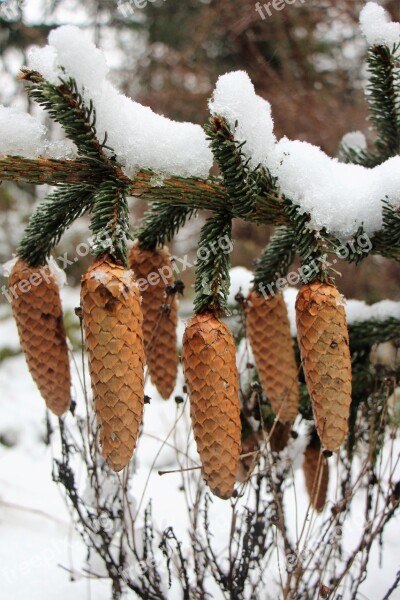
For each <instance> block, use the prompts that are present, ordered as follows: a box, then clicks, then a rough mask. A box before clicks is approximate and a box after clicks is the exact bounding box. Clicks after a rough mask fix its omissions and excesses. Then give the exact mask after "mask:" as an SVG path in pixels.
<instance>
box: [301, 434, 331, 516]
mask: <svg viewBox="0 0 400 600" xmlns="http://www.w3.org/2000/svg"><path fill="white" fill-rule="evenodd" d="M303 473H304V479H305V481H306V488H307V492H308V496H309V498H310V502H311V505H312V506H313V507H314V508H315V510H316V511H318V512H322V511H323V509H324V506H325V504H326V498H327V494H328V485H329V465H328V461H327V460H326V458H325V457H324V456H323V454H321V452H320V448H319V447H318V446H316V445H315V444H313V443H310V444H309V445H308V446H307V448H306V450H305V452H304V462H303Z"/></svg>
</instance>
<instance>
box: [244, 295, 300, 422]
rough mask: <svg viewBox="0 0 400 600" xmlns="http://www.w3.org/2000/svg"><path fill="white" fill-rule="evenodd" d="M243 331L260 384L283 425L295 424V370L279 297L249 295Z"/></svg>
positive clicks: (287, 320)
mask: <svg viewBox="0 0 400 600" xmlns="http://www.w3.org/2000/svg"><path fill="white" fill-rule="evenodd" d="M246 328H247V335H248V337H249V340H250V344H251V348H252V350H253V354H254V360H255V363H256V368H257V371H258V374H259V377H260V382H261V385H262V387H263V388H264V391H265V392H266V394H267V398H268V400H269V402H270V404H271V406H272V410H273V411H274V413H275V414H276V415H278V418H279V420H280V421H281V422H282V423H286V422H290V421H294V419H295V418H296V416H297V412H298V406H299V386H298V381H297V379H298V373H297V371H298V369H297V364H296V358H295V354H294V348H293V341H292V338H291V335H290V324H289V319H288V315H287V310H286V305H285V301H284V299H283V297H282V294H277V295H276V296H273V297H268V298H265V297H264V296H262V295H261V294H259V293H258V292H257V291H252V292H250V294H249V296H248V298H247V302H246Z"/></svg>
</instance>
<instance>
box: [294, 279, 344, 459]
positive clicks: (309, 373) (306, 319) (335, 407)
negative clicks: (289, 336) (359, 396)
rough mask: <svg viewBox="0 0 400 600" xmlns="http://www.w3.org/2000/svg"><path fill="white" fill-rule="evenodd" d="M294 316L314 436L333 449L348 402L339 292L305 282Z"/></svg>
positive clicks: (338, 441)
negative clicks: (314, 430)
mask: <svg viewBox="0 0 400 600" xmlns="http://www.w3.org/2000/svg"><path fill="white" fill-rule="evenodd" d="M296 318H297V335H298V340H299V345H300V350H301V360H302V363H303V369H304V375H305V379H306V383H307V388H308V392H309V394H310V398H311V404H312V408H313V413H314V419H315V424H316V427H317V431H318V435H319V438H320V440H321V442H322V444H323V446H324V447H325V448H326V449H327V450H330V451H331V452H334V451H335V450H337V449H338V448H339V446H340V445H341V444H342V442H343V441H344V439H345V437H346V435H347V431H348V418H349V410H350V403H351V361H350V350H349V334H348V331H347V325H346V315H345V311H344V308H343V303H342V297H341V295H340V293H339V291H338V290H337V289H336V288H335V286H333V285H331V284H327V283H321V282H320V281H315V282H314V283H311V284H308V285H305V286H304V287H302V288H301V290H300V291H299V293H298V296H297V300H296Z"/></svg>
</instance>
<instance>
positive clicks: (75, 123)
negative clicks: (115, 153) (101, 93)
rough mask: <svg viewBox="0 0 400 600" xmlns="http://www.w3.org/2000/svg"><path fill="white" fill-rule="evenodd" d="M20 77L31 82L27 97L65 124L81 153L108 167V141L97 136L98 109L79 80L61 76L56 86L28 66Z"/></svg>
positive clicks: (99, 164) (57, 120)
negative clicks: (85, 93) (87, 103)
mask: <svg viewBox="0 0 400 600" xmlns="http://www.w3.org/2000/svg"><path fill="white" fill-rule="evenodd" d="M20 79H21V80H23V81H26V82H28V83H30V84H31V85H30V86H28V87H27V93H28V96H29V97H30V98H32V99H33V100H34V101H35V102H37V104H39V105H40V106H42V107H43V108H44V109H45V110H46V111H47V112H48V113H49V115H50V117H51V118H52V119H53V121H55V122H56V123H59V124H60V125H61V126H62V127H63V129H64V130H65V133H66V135H67V137H68V138H69V139H70V140H72V141H73V142H74V143H75V145H76V147H77V148H78V154H79V155H80V156H82V157H85V158H86V159H90V160H91V161H94V163H95V164H97V166H98V167H100V168H103V169H104V168H106V169H107V170H109V169H110V160H109V159H108V158H107V156H106V155H105V153H104V147H105V142H104V143H103V144H100V143H99V141H98V139H97V134H96V111H95V109H94V107H93V103H92V101H90V103H89V106H88V107H87V106H86V104H85V102H84V100H83V97H82V94H81V93H80V92H79V90H78V86H77V84H76V81H75V80H74V79H73V78H72V77H68V78H66V79H65V80H63V79H60V85H58V86H56V85H53V84H52V83H49V82H48V81H46V79H44V78H43V77H42V75H40V73H37V72H36V71H29V70H27V69H24V70H23V71H22V73H21V76H20ZM111 170H113V168H112V169H111Z"/></svg>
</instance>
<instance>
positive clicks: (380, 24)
mask: <svg viewBox="0 0 400 600" xmlns="http://www.w3.org/2000/svg"><path fill="white" fill-rule="evenodd" d="M360 26H361V31H362V32H363V34H364V36H365V37H366V40H367V42H368V44H369V45H370V46H375V45H376V46H388V47H389V48H390V47H392V46H397V45H398V44H400V23H393V22H392V21H390V19H389V16H388V14H387V13H386V11H385V9H384V8H383V7H382V6H379V5H378V4H376V2H368V3H367V4H366V5H365V6H364V8H363V9H362V11H361V13H360Z"/></svg>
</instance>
